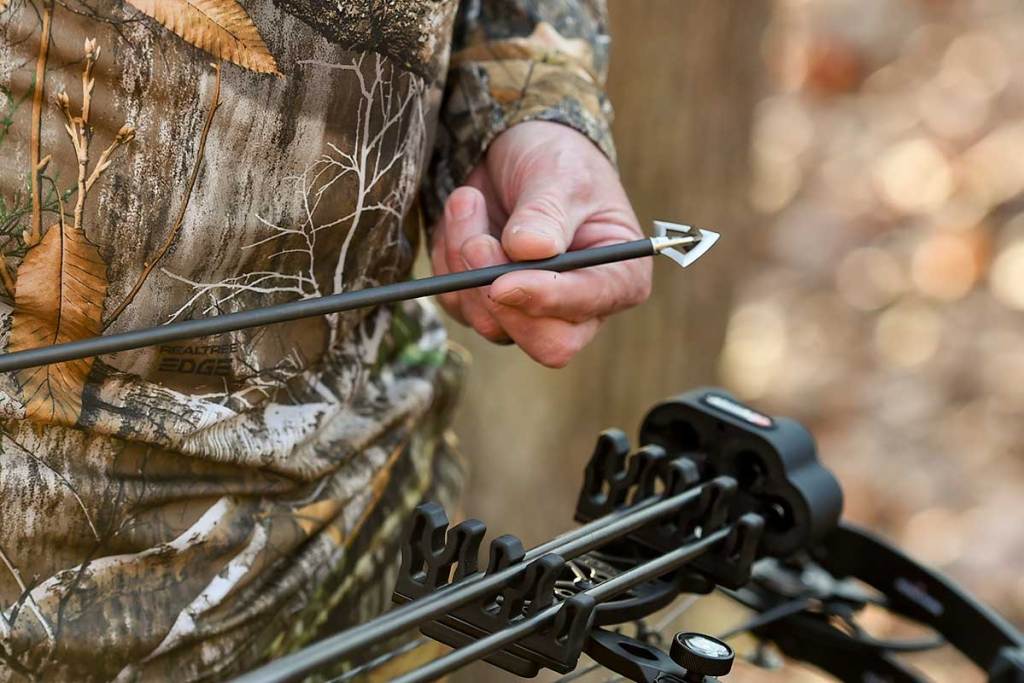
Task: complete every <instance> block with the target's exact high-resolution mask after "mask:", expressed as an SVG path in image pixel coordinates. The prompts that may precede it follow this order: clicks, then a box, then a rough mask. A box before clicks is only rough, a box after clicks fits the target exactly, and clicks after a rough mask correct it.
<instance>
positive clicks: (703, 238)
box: [680, 230, 721, 268]
mask: <svg viewBox="0 0 1024 683" xmlns="http://www.w3.org/2000/svg"><path fill="white" fill-rule="evenodd" d="M719 237H721V235H720V234H718V233H717V232H712V231H710V230H701V231H700V242H697V244H696V245H695V246H694V247H693V248H692V249H690V250H688V251H687V252H686V253H685V254H684V255H683V260H682V261H681V262H680V263H681V265H682V266H683V268H686V267H687V266H690V265H692V264H693V263H695V262H696V261H697V259H699V258H700V257H701V256H703V255H704V254H706V253H708V251H709V250H710V249H711V247H713V246H715V242H717V241H718V238H719Z"/></svg>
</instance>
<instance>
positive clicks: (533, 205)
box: [501, 173, 582, 261]
mask: <svg viewBox="0 0 1024 683" xmlns="http://www.w3.org/2000/svg"><path fill="white" fill-rule="evenodd" d="M564 185H565V179H561V181H560V179H559V178H557V177H552V176H551V175H548V174H540V173H538V174H535V175H534V176H533V177H532V178H531V180H530V181H529V182H528V183H527V184H526V186H525V187H524V188H523V190H522V192H521V193H520V194H519V197H518V199H517V200H516V203H515V207H514V208H513V209H512V214H511V215H510V216H509V219H508V222H507V223H506V224H505V229H504V230H503V231H502V233H501V246H502V248H503V249H504V250H505V253H506V254H508V256H509V258H510V259H512V260H513V261H531V260H535V259H543V258H550V257H552V256H557V255H558V254H561V253H563V252H564V251H565V250H566V249H568V248H569V245H570V244H572V239H573V235H574V234H575V233H576V228H578V227H579V225H580V223H581V222H582V221H581V220H579V219H578V218H576V214H577V212H578V211H577V210H576V208H575V207H574V206H573V199H572V196H571V194H570V193H569V192H568V191H567V190H566V189H565V187H564Z"/></svg>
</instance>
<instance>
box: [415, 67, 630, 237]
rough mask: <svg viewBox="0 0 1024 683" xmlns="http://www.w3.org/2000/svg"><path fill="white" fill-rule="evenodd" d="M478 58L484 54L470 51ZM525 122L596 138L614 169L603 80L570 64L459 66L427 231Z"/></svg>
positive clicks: (433, 175) (428, 197) (432, 183)
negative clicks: (495, 145)
mask: <svg viewBox="0 0 1024 683" xmlns="http://www.w3.org/2000/svg"><path fill="white" fill-rule="evenodd" d="M466 52H467V53H477V54H478V49H474V50H467V51H466ZM526 121H552V122H555V123H561V124H564V125H567V126H570V127H571V128H573V129H575V130H577V131H579V132H580V133H582V134H583V135H586V136H587V137H588V138H590V139H591V140H592V141H593V142H594V144H596V145H597V146H598V147H599V148H600V149H601V151H603V152H604V154H605V155H606V156H607V157H608V158H609V159H610V160H611V161H612V163H615V161H616V156H615V145H614V143H613V141H612V134H611V121H612V109H611V105H610V103H609V101H608V98H607V97H606V96H605V93H604V90H603V88H602V87H601V86H600V85H599V82H598V78H597V77H596V76H595V75H594V74H592V73H591V72H590V71H589V70H587V69H586V68H584V67H583V66H580V65H578V64H576V63H574V62H573V60H570V59H564V60H563V59H558V58H557V57H552V56H551V55H547V56H545V57H544V58H543V59H542V60H537V59H494V60H487V59H472V60H470V59H465V58H462V59H460V55H458V54H457V55H455V56H454V58H453V65H452V68H451V70H450V72H449V77H448V85H447V88H446V94H445V102H444V106H443V108H442V112H441V120H440V125H439V126H438V133H437V140H436V143H435V148H434V157H433V160H432V162H431V165H430V174H429V177H428V179H427V181H426V182H425V183H424V191H423V207H424V209H425V211H426V214H427V216H426V217H427V219H428V225H433V223H434V222H435V221H436V220H437V218H438V217H440V215H441V212H442V211H443V207H444V202H445V200H446V199H447V197H448V195H449V194H451V192H452V191H454V190H455V188H457V187H459V186H460V185H461V184H462V183H463V182H464V181H465V180H466V178H467V177H468V176H469V174H470V172H471V171H472V170H473V169H474V168H475V167H476V166H477V165H478V164H479V163H480V162H481V160H482V159H483V157H484V154H485V153H486V152H487V148H488V146H489V145H490V144H491V142H492V141H493V140H494V139H495V138H496V137H497V136H498V135H500V134H501V133H503V132H504V131H506V130H508V129H509V128H511V127H512V126H514V125H516V124H519V123H524V122H526Z"/></svg>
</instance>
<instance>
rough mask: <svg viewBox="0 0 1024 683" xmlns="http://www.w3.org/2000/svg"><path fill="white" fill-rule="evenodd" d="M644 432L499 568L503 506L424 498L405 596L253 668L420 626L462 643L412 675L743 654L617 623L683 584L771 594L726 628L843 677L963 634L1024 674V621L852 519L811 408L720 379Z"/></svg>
mask: <svg viewBox="0 0 1024 683" xmlns="http://www.w3.org/2000/svg"><path fill="white" fill-rule="evenodd" d="M640 442H641V444H643V446H642V447H641V448H640V449H639V450H638V451H637V452H636V453H635V454H633V455H632V457H629V450H630V447H629V442H628V439H627V438H626V436H625V434H623V433H622V432H621V431H618V430H608V431H605V432H603V433H602V434H601V436H600V438H599V439H598V443H597V447H596V449H595V451H594V454H593V456H592V457H591V459H590V462H589V464H588V465H587V467H586V472H585V475H584V482H583V487H582V490H581V492H580V496H579V500H578V502H577V506H576V519H577V521H579V522H581V523H583V526H581V527H580V528H578V529H576V530H575V531H572V532H569V533H567V534H564V535H562V536H560V537H558V538H556V539H554V540H552V541H549V542H547V543H545V544H543V545H541V546H538V547H536V548H534V549H532V550H530V551H526V550H524V548H523V545H522V543H520V541H519V540H518V539H516V538H515V537H513V536H501V537H499V538H497V539H495V540H494V541H493V542H492V543H491V544H490V551H489V560H488V564H487V567H486V569H484V570H481V569H480V568H479V566H478V556H479V550H480V545H481V543H482V540H483V537H484V533H485V531H486V528H485V526H484V525H483V523H481V522H479V521H478V520H467V521H464V522H461V523H459V524H457V525H455V526H454V527H451V528H449V525H448V519H447V517H446V516H445V513H444V511H443V510H442V509H441V507H440V506H438V505H436V504H433V503H426V504H424V505H421V506H420V507H418V508H417V509H416V512H415V514H414V515H413V519H412V521H411V528H410V532H409V535H408V537H407V541H406V543H405V546H404V548H403V553H402V565H401V569H400V572H399V578H398V581H397V585H396V586H395V592H394V600H395V602H397V603H400V604H401V605H402V606H400V607H397V608H396V609H394V610H392V611H391V612H389V613H387V614H385V615H383V616H381V617H379V618H378V619H375V620H373V621H370V622H368V623H366V624H363V625H361V626H358V627H356V628H354V629H351V630H349V631H346V632H344V633H340V634H338V635H335V636H332V637H331V638H328V639H327V640H324V641H321V642H320V643H316V644H314V645H312V646H310V647H309V648H307V649H305V650H302V651H300V652H298V653H296V654H294V655H291V656H288V657H285V658H283V659H281V660H278V661H276V662H274V663H272V664H270V665H268V666H266V667H264V668H262V669H260V670H258V671H255V672H253V673H251V674H248V675H246V676H243V677H242V678H241V679H239V681H244V682H245V683H256V682H257V681H259V682H269V681H284V680H296V679H299V678H301V677H302V676H303V675H304V674H307V673H309V672H311V671H313V670H315V669H317V668H318V667H321V666H324V665H328V664H335V665H336V664H338V663H342V662H345V661H349V660H351V659H353V655H354V654H355V653H357V652H360V653H361V652H363V651H364V648H367V647H371V646H373V645H379V644H381V643H384V642H386V641H387V640H388V639H390V638H391V637H393V636H395V635H397V634H400V633H402V632H403V631H405V630H407V629H409V628H411V627H417V626H418V627H419V628H420V630H421V631H422V633H423V634H424V635H425V636H428V637H429V638H432V639H434V640H437V641H440V642H441V643H444V644H446V645H449V646H451V647H453V648H456V649H455V650H454V651H453V652H451V653H450V654H448V655H445V656H443V657H441V658H439V659H436V660H434V661H432V662H430V663H428V664H426V665H424V666H421V667H419V668H417V669H414V670H413V671H410V672H408V673H406V674H404V675H402V676H401V677H399V678H398V679H396V680H399V681H401V683H414V682H416V681H429V680H434V679H436V678H438V677H440V676H443V675H445V674H446V673H449V672H451V671H454V670H456V669H458V668H460V667H462V666H464V665H466V664H468V663H470V662H473V661H477V660H481V659H483V660H485V661H487V662H490V663H491V664H493V665H495V666H497V667H500V668H502V669H504V670H506V671H508V672H511V673H513V674H516V675H518V676H524V677H530V676H534V675H536V674H537V673H538V672H539V671H540V670H541V669H542V668H547V669H551V670H554V671H556V672H559V673H563V674H565V673H569V672H571V671H573V670H574V669H576V667H577V665H578V663H579V659H580V656H581V655H582V654H583V653H586V654H587V655H588V656H589V657H590V658H591V659H593V660H594V661H595V662H597V664H598V665H601V666H604V667H605V668H607V669H610V670H612V671H614V672H616V673H617V674H619V675H620V676H622V677H624V678H626V679H628V680H633V681H647V682H652V683H653V682H654V681H661V682H665V681H676V682H678V681H687V682H709V681H714V680H717V678H715V677H717V676H724V675H726V674H727V673H728V672H729V670H730V667H731V665H732V661H733V657H734V654H733V651H732V650H731V648H730V647H729V646H728V645H727V644H726V643H725V642H723V640H718V639H716V638H712V637H711V636H707V635H704V634H699V633H681V634H677V635H676V636H675V637H674V638H673V639H672V642H671V647H670V649H669V652H668V653H666V652H665V651H664V650H663V649H661V648H659V647H657V646H656V644H654V643H653V642H652V641H651V640H650V639H643V638H640V637H631V636H628V635H625V634H624V633H622V632H620V631H617V630H613V629H612V627H614V626H616V625H619V624H626V623H630V622H639V623H642V622H643V620H644V619H645V618H647V617H649V616H651V615H652V614H654V613H655V612H657V611H658V610H661V609H662V608H664V607H666V606H667V605H669V604H670V603H672V602H673V601H674V600H675V599H676V598H677V597H679V596H680V595H681V594H687V593H688V594H706V593H709V592H711V591H712V590H715V589H718V590H720V591H722V592H724V593H725V594H726V595H728V596H729V597H731V598H733V599H735V600H737V601H738V602H740V603H741V604H743V605H745V606H746V607H748V608H750V609H751V610H753V611H754V612H755V613H756V616H755V617H754V618H752V619H751V621H750V622H749V623H747V624H746V625H744V626H743V627H741V628H739V629H735V630H734V631H733V632H731V633H730V634H725V635H724V636H723V638H725V639H728V637H730V636H731V635H735V634H736V633H739V632H749V633H751V634H753V635H754V636H756V637H758V638H759V639H762V640H763V641H770V642H772V643H774V644H775V645H776V646H777V647H778V648H779V649H780V650H781V651H782V652H783V653H784V654H786V655H788V656H790V657H791V658H793V659H797V660H801V661H804V662H807V663H810V664H812V665H814V666H817V667H819V668H821V669H823V670H825V671H827V672H829V673H831V674H832V675H834V676H835V677H837V678H838V679H840V680H843V681H850V682H854V681H856V682H858V683H860V682H865V681H879V682H884V681H888V682H893V683H901V682H904V681H908V682H916V681H925V680H927V679H925V678H924V677H923V676H922V675H921V674H920V673H918V672H916V671H915V670H914V669H912V668H911V667H910V666H908V665H907V664H905V663H903V662H901V661H900V660H899V659H898V658H897V655H899V654H900V653H905V652H914V651H919V650H924V649H930V648H934V647H938V646H941V645H943V644H945V643H947V642H948V643H949V644H951V645H953V646H954V647H956V648H957V649H959V650H960V651H961V652H963V653H964V654H965V655H966V656H967V657H968V658H970V659H971V660H972V661H973V662H974V663H975V664H977V665H978V666H979V667H980V668H981V669H982V670H983V671H985V672H986V673H987V674H988V677H989V680H990V681H993V682H997V683H1021V682H1024V637H1022V636H1021V634H1020V633H1019V632H1017V631H1016V630H1015V629H1014V628H1013V627H1012V626H1010V625H1009V624H1008V623H1007V622H1006V621H1004V620H1003V619H1002V618H1000V617H999V616H998V615H996V614H995V613H994V612H992V611H991V610H989V609H988V608H986V607H984V606H983V605H981V604H979V603H978V602H977V601H975V600H974V599H972V598H971V597H970V596H968V595H967V594H965V593H964V592H963V591H961V590H960V589H958V588H957V587H956V586H954V585H953V584H951V583H950V582H949V581H948V580H947V579H945V578H944V577H942V576H940V575H939V574H937V573H935V572H933V571H931V570H929V569H927V568H925V567H922V566H920V565H918V564H916V563H915V562H913V561H912V560H910V559H909V558H907V557H906V556H904V555H903V554H901V553H900V552H899V551H898V550H896V549H894V548H892V547H890V546H888V545H886V544H885V543H884V542H882V541H881V540H880V539H878V538H877V537H875V536H873V535H871V534H869V533H868V532H866V531H862V530H860V529H857V528H855V527H853V526H850V525H847V524H844V523H841V522H840V521H839V517H840V512H841V508H842V492H841V490H840V488H839V485H838V483H837V482H836V480H835V478H834V477H833V476H832V474H831V473H830V472H829V471H828V470H827V469H826V468H825V467H823V466H822V465H821V463H820V462H819V461H818V459H817V454H816V449H815V445H814V441H813V439H812V437H811V435H810V434H809V433H808V432H807V430H806V429H804V428H803V427H802V426H800V425H799V424H798V423H796V422H794V421H793V420H789V419H786V418H770V417H768V416H765V415H762V414H760V413H758V412H756V411H754V410H752V409H751V408H748V407H747V406H744V405H742V404H740V403H738V402H737V401H736V400H735V399H733V398H732V397H731V396H729V395H728V394H726V393H724V392H722V391H717V390H700V391H695V392H691V393H688V394H685V395H683V396H680V397H678V398H676V399H672V400H670V401H667V402H665V403H662V404H660V405H658V406H656V407H655V408H654V409H653V410H651V411H650V413H648V415H647V417H646V418H645V420H644V422H643V426H642V427H641V430H640ZM868 605H875V606H880V607H883V608H885V609H887V610H889V611H890V612H892V613H895V614H898V615H900V616H902V617H905V618H909V619H912V620H914V621H917V622H919V623H920V624H922V625H924V626H926V627H929V628H930V629H931V630H932V631H934V632H935V634H936V635H935V637H929V638H925V639H918V640H900V641H891V640H880V639H876V638H873V637H872V636H870V635H868V634H867V633H866V632H865V630H864V629H863V628H862V627H861V626H859V625H858V623H857V615H858V613H859V612H860V611H861V610H862V609H863V608H865V607H867V606H868ZM640 631H641V632H642V631H643V629H640ZM363 670H364V669H359V671H360V672H361V671H363ZM353 677H354V676H352V675H348V676H345V677H344V678H345V679H351V678H353Z"/></svg>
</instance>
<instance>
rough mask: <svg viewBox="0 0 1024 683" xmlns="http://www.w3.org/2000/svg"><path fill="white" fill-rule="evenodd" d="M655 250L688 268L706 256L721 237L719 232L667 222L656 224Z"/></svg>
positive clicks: (657, 222)
mask: <svg viewBox="0 0 1024 683" xmlns="http://www.w3.org/2000/svg"><path fill="white" fill-rule="evenodd" d="M654 234H655V235H656V237H654V240H653V241H654V249H655V251H657V252H659V253H661V254H664V255H665V256H668V257H669V258H670V259H672V260H673V261H675V262H676V263H678V264H679V265H681V266H682V267H683V268H687V267H689V266H690V265H692V264H693V263H695V262H696V261H697V259H699V258H700V257H701V256H703V255H704V254H706V253H707V252H708V250H709V249H711V247H713V246H714V244H715V242H717V241H718V238H719V237H720V236H721V235H719V234H718V233H717V232H712V231H710V230H701V229H700V228H695V227H693V226H692V225H679V224H676V223H667V222H665V221H655V222H654Z"/></svg>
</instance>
